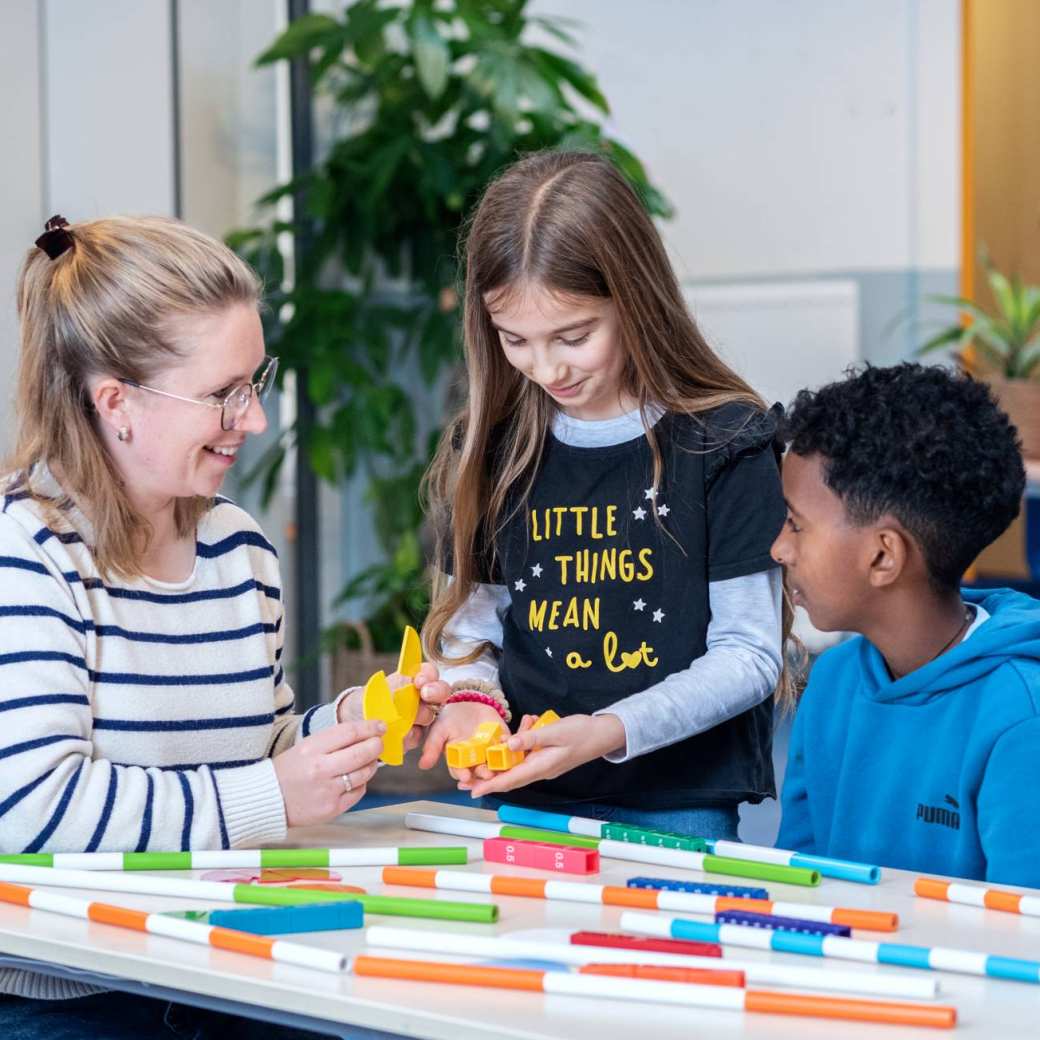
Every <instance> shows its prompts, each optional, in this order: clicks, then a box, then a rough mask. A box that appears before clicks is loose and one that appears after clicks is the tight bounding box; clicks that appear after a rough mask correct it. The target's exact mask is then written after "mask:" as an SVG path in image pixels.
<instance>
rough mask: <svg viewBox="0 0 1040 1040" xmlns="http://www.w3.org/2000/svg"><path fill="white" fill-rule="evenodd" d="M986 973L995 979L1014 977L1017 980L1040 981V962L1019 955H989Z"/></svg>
mask: <svg viewBox="0 0 1040 1040" xmlns="http://www.w3.org/2000/svg"><path fill="white" fill-rule="evenodd" d="M986 974H987V975H992V976H993V978H995V979H1014V980H1015V981H1016V982H1033V983H1037V982H1040V963H1037V962H1036V961H1024V960H1021V959H1019V958H1018V957H987V958H986Z"/></svg>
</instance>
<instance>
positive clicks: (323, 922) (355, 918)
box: [209, 900, 365, 935]
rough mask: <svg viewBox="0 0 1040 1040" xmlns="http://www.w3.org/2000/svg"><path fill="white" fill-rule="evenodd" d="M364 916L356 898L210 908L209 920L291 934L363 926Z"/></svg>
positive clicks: (221, 925)
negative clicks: (250, 908)
mask: <svg viewBox="0 0 1040 1040" xmlns="http://www.w3.org/2000/svg"><path fill="white" fill-rule="evenodd" d="M364 918H365V912H364V909H363V908H362V906H361V904H360V903H359V902H357V900H350V901H344V902H342V903H312V904H309V905H304V906H272V907H261V908H259V909H257V910H211V911H210V912H209V923H210V924H212V925H216V926H217V927H218V928H237V929H238V930H239V931H240V932H252V933H253V934H254V935H289V934H291V933H293V932H333V931H339V930H340V929H343V928H360V927H361V926H362V925H363V924H364Z"/></svg>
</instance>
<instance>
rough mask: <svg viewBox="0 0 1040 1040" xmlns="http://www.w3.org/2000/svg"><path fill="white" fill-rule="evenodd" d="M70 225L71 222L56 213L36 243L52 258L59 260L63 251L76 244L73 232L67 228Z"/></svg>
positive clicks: (45, 225)
mask: <svg viewBox="0 0 1040 1040" xmlns="http://www.w3.org/2000/svg"><path fill="white" fill-rule="evenodd" d="M68 226H69V222H68V221H67V220H66V219H65V218H64V217H62V216H59V215H58V214H57V213H56V214H55V215H54V216H53V217H51V219H50V220H48V221H47V223H46V224H44V232H43V234H42V235H40V237H39V238H38V239H36V244H37V245H38V246H39V247H40V249H42V250H43V251H44V252H45V253H46V254H47V255H48V256H49V257H50V258H51V259H52V260H57V259H58V257H59V256H61V254H62V253H64V252H65V251H66V250H68V249H71V248H72V247H73V245H75V242H74V240H73V238H72V232H71V231H67V230H66V228H67V227H68Z"/></svg>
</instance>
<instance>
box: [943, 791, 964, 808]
mask: <svg viewBox="0 0 1040 1040" xmlns="http://www.w3.org/2000/svg"><path fill="white" fill-rule="evenodd" d="M943 801H944V802H945V803H946V804H947V805H952V806H953V807H954V809H959V808H960V805H959V804H958V802H957V799H956V798H954V797H953V795H952V794H945V795H943Z"/></svg>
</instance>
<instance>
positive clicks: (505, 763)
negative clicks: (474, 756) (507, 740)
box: [487, 708, 560, 773]
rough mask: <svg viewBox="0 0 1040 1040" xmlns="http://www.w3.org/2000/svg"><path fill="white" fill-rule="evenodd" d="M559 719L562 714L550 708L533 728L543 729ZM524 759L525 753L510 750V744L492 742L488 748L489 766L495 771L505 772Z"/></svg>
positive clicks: (539, 717) (540, 716)
mask: <svg viewBox="0 0 1040 1040" xmlns="http://www.w3.org/2000/svg"><path fill="white" fill-rule="evenodd" d="M559 721H560V716H559V715H557V714H556V712H555V711H553V710H552V708H550V709H549V710H548V711H543V712H542V714H541V715H539V716H538V719H537V721H536V722H535V723H534V725H533V726H531V729H541V728H542V727H543V726H551V725H552V724H553V723H554V722H559ZM523 760H524V753H523V752H522V751H510V749H509V745H508V744H492V745H491V746H490V747H489V748H488V749H487V767H488V769H490V770H491V771H492V772H493V773H503V772H505V770H507V769H512V768H513V766H518V765H520V763H521V762H523Z"/></svg>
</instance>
